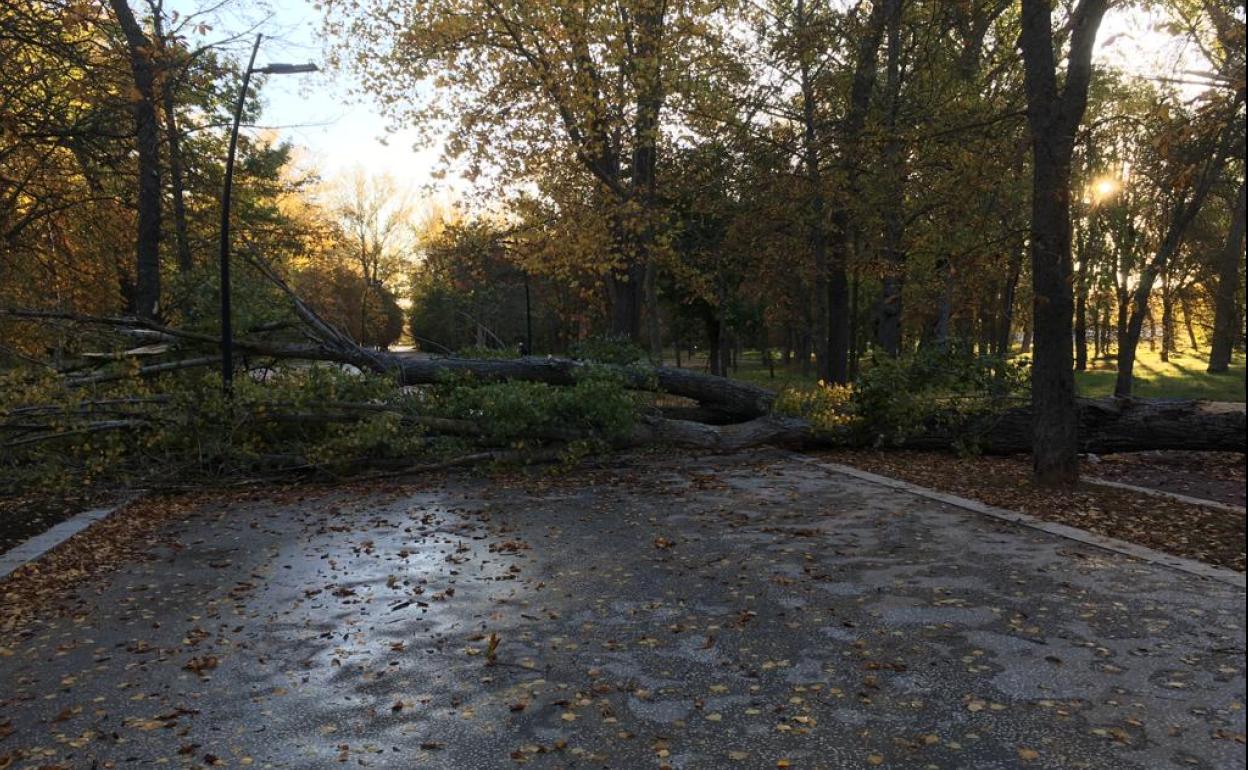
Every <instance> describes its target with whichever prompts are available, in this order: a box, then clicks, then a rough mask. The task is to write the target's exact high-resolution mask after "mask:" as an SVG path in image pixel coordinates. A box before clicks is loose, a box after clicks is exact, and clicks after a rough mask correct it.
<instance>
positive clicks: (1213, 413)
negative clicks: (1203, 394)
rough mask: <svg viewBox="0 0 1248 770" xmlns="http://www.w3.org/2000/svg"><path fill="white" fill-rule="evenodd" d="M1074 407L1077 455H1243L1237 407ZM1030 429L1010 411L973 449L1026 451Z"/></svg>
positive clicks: (948, 442) (1090, 403) (1081, 402)
mask: <svg viewBox="0 0 1248 770" xmlns="http://www.w3.org/2000/svg"><path fill="white" fill-rule="evenodd" d="M1076 404H1077V408H1076V413H1077V415H1078V423H1079V441H1078V445H1077V448H1078V450H1079V451H1081V452H1139V451H1153V450H1163V449H1176V450H1192V451H1211V452H1244V451H1245V430H1246V427H1245V419H1244V418H1245V413H1244V405H1243V404H1241V403H1227V402H1209V401H1167V400H1144V399H1114V398H1101V399H1085V398H1081V399H1078V400H1077V402H1076ZM1034 424H1035V417H1034V415H1033V414H1032V413H1031V410H1030V409H1029V408H1027V407H1019V408H1017V409H1013V410H1010V411H1008V412H1006V413H1005V414H1004V415H1000V416H997V417H994V418H992V421H991V422H990V423H988V424H985V425H984V426H982V428H981V429H980V431H979V432H978V436H979V440H978V443H977V446H978V448H979V449H981V450H982V451H984V452H988V453H993V454H1006V453H1015V452H1020V453H1021V452H1027V451H1029V450H1030V449H1031V448H1032V443H1033V441H1034V436H1033V432H1034ZM963 438H964V439H965V436H963ZM953 439H954V437H953V436H951V435H949V434H948V433H947V432H946V431H945V430H944V429H942V428H938V427H935V428H932V429H931V430H929V431H927V432H925V433H922V434H921V435H918V436H915V437H914V438H912V439H908V440H906V441H905V442H904V446H906V447H910V448H920V449H922V448H933V449H943V448H947V447H950V446H952V445H953Z"/></svg>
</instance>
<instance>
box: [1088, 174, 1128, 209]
mask: <svg viewBox="0 0 1248 770" xmlns="http://www.w3.org/2000/svg"><path fill="white" fill-rule="evenodd" d="M1120 189H1122V183H1121V182H1119V181H1118V180H1117V179H1115V178H1113V177H1108V176H1106V177H1101V178H1100V179H1097V180H1096V181H1095V182H1093V183H1092V199H1093V200H1094V201H1095V202H1097V203H1101V202H1102V201H1105V200H1107V199H1109V198H1112V197H1114V196H1115V195H1116V194H1117V193H1118V191H1119V190H1120Z"/></svg>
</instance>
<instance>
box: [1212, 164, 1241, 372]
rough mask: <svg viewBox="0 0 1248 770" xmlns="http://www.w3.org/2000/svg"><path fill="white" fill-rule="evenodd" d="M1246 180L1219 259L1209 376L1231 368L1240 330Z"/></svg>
mask: <svg viewBox="0 0 1248 770" xmlns="http://www.w3.org/2000/svg"><path fill="white" fill-rule="evenodd" d="M1244 205H1245V201H1244V180H1242V179H1241V180H1240V182H1239V193H1238V195H1236V196H1235V204H1234V208H1232V209H1231V229H1230V231H1229V232H1228V233H1227V236H1226V244H1225V245H1224V246H1223V247H1222V253H1221V254H1220V255H1218V286H1217V290H1216V293H1215V294H1214V303H1213V339H1212V341H1211V344H1210V350H1209V372H1211V373H1213V374H1221V373H1222V372H1225V371H1226V370H1227V367H1229V366H1230V364H1231V350H1232V349H1233V348H1234V345H1235V338H1236V337H1238V336H1239V334H1240V333H1241V331H1242V329H1240V328H1239V319H1238V313H1236V309H1235V295H1236V293H1237V292H1238V291H1239V287H1240V286H1242V285H1243V282H1242V281H1241V279H1240V269H1239V265H1240V262H1241V261H1242V260H1243V257H1244Z"/></svg>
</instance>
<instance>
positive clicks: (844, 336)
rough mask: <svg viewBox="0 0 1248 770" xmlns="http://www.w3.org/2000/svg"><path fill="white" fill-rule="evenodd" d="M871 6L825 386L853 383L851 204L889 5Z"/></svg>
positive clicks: (856, 80)
mask: <svg viewBox="0 0 1248 770" xmlns="http://www.w3.org/2000/svg"><path fill="white" fill-rule="evenodd" d="M896 1H897V0H890V2H882V3H872V5H871V12H870V14H869V16H868V17H867V24H866V29H865V31H864V34H863V35H862V36H861V37H860V38H859V40H858V50H857V52H856V56H855V62H854V75H853V80H852V82H851V84H850V89H849V91H850V92H849V107H848V109H847V110H846V113H845V118H844V120H843V121H842V125H841V135H840V137H839V139H840V142H839V143H840V145H841V155H840V170H841V173H842V175H843V176H844V179H845V191H844V193H843V194H842V195H840V196H837V197H836V198H835V199H834V201H833V205H832V211H831V215H830V217H829V221H830V225H831V226H830V228H829V229H830V241H831V242H830V247H831V254H830V257H829V260H828V312H829V321H828V377H827V381H829V382H834V383H844V382H848V381H849V347H850V346H849V279H848V274H847V271H848V269H849V268H848V265H849V255H850V250H851V248H852V247H853V238H854V227H853V221H854V220H853V217H852V216H851V214H850V208H849V207H850V204H851V202H852V201H853V200H854V199H855V198H856V197H857V195H858V188H859V178H860V177H861V170H860V168H859V158H858V149H859V146H860V145H861V138H862V132H863V128H864V127H865V126H866V122H867V112H868V110H869V109H870V106H871V92H872V90H873V89H874V86H875V75H876V55H877V54H878V52H879V48H880V39H881V38H882V37H883V34H884V23H885V20H886V18H887V17H886V11H887V10H888V6H889V5H890V3H891V2H896Z"/></svg>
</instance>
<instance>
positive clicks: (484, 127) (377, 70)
mask: <svg viewBox="0 0 1248 770" xmlns="http://www.w3.org/2000/svg"><path fill="white" fill-rule="evenodd" d="M361 5H362V7H361ZM325 6H326V9H327V20H328V24H329V27H330V28H331V30H332V31H334V32H335V34H336V35H337V36H338V37H339V39H340V40H341V41H342V45H343V46H344V48H346V49H348V53H349V54H350V58H351V60H352V61H360V62H364V64H363V66H362V67H361V76H362V79H363V81H364V84H365V88H367V89H368V90H370V91H372V92H374V93H375V94H377V95H378V96H379V97H380V98H381V99H382V100H383V101H384V102H385V103H386V104H387V105H389V106H390V107H392V108H393V110H394V111H395V112H396V113H398V114H400V115H402V116H404V117H413V118H417V119H420V120H421V122H423V123H424V124H425V125H431V124H432V123H433V121H431V120H428V119H450V120H456V121H457V122H458V123H459V124H460V127H461V129H462V130H461V132H460V133H459V134H458V135H457V136H456V137H454V138H453V139H452V141H451V142H449V144H448V148H447V149H448V154H450V155H452V156H456V155H458V156H464V155H468V154H471V155H472V157H471V158H470V159H469V160H470V173H471V172H472V171H475V170H478V169H480V168H481V167H482V166H484V165H485V161H486V159H487V158H488V159H489V160H490V161H492V163H491V164H490V165H491V166H492V167H493V168H494V170H496V171H497V172H499V173H498V178H499V180H500V181H502V182H504V183H506V182H512V183H521V184H532V183H533V182H534V181H535V179H536V178H537V177H540V176H542V175H544V174H551V175H554V176H559V175H560V174H563V173H565V172H563V171H562V170H560V169H553V167H554V166H555V165H564V166H566V165H568V164H569V163H571V164H574V165H575V167H576V168H579V170H580V171H581V178H580V179H578V180H576V183H577V184H581V185H585V186H588V187H590V188H592V189H593V190H594V195H595V196H596V197H597V198H598V199H599V205H598V206H597V208H598V210H599V212H600V214H601V216H603V217H604V219H605V220H606V221H607V227H608V229H609V231H610V233H611V247H610V250H609V253H606V254H599V255H597V259H598V260H599V262H600V264H599V269H600V272H601V274H602V275H603V277H604V281H605V284H606V289H607V294H608V296H609V299H610V314H609V317H610V328H611V331H612V332H614V333H616V334H622V335H627V336H630V337H632V338H634V339H638V340H639V339H640V338H641V331H642V327H641V320H642V305H643V299H644V294H643V289H644V286H645V283H646V282H645V276H646V271H647V268H648V266H649V265H650V263H651V262H652V260H653V258H654V247H655V243H654V241H655V237H656V221H655V220H656V217H655V211H654V208H655V201H656V198H657V195H658V190H657V188H656V179H657V176H656V169H657V166H658V165H659V153H660V148H661V147H662V142H661V141H660V139H661V134H662V132H663V117H664V114H663V111H664V108H665V105H666V104H667V103H668V101H669V99H670V98H671V97H672V95H673V92H674V91H676V90H677V89H679V88H689V87H693V86H694V85H695V84H696V82H697V80H696V78H694V77H692V73H693V72H695V71H696V70H697V68H698V67H700V66H703V63H704V61H705V59H706V56H705V55H703V54H705V53H706V51H707V50H711V51H712V52H713V50H714V46H713V45H709V44H708V45H702V43H701V42H699V41H702V40H703V38H704V37H705V36H706V34H707V30H708V25H707V24H706V22H705V20H704V17H705V16H706V15H707V14H710V13H713V12H714V11H715V10H717V9H718V8H719V5H718V4H711V3H707V2H702V0H625V1H624V2H619V3H611V4H603V3H596V2H588V1H587V0H556V1H555V2H543V3H533V2H527V1H526V0H437V2H431V3H420V4H409V5H396V4H394V3H392V2H389V0H368V1H367V2H365V3H363V4H360V3H355V2H345V0H331V1H330V2H328V3H326V4H325ZM694 49H699V51H698V52H696V53H695V51H694ZM435 76H436V78H437V80H438V83H439V87H438V88H433V89H430V88H427V87H425V86H423V85H422V83H424V82H426V81H427V79H429V78H431V77H435ZM422 92H423V93H427V94H430V98H428V99H423V100H422V99H419V98H417V99H413V94H419V93H422Z"/></svg>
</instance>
